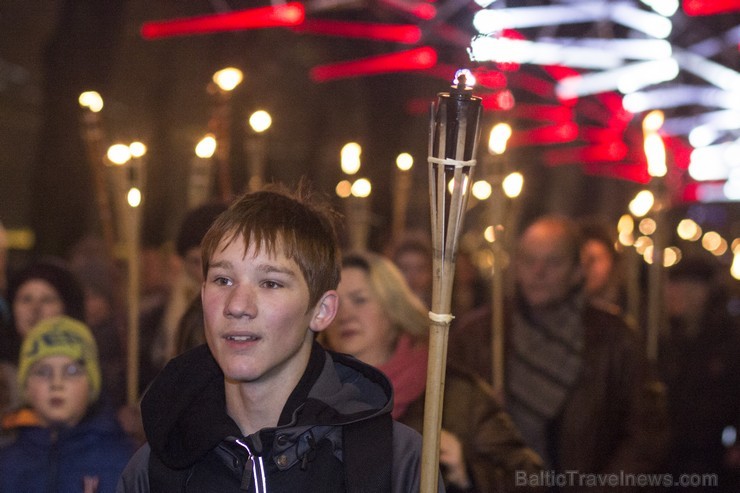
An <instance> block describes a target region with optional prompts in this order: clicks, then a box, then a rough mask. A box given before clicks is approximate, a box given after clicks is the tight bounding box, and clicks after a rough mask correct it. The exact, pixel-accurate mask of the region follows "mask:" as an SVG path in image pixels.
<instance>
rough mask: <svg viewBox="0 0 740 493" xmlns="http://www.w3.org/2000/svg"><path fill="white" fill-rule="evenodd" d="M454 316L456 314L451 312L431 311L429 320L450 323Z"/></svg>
mask: <svg viewBox="0 0 740 493" xmlns="http://www.w3.org/2000/svg"><path fill="white" fill-rule="evenodd" d="M453 318H455V316H454V315H452V314H451V313H445V314H442V313H434V312H429V320H431V321H432V322H438V323H443V324H449V323H450V322H452V319H453Z"/></svg>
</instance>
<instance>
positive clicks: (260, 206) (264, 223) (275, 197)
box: [201, 185, 341, 308]
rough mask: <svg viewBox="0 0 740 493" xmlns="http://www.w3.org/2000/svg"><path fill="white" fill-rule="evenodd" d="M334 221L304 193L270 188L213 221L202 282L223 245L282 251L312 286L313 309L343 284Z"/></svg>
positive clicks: (238, 202) (331, 214)
mask: <svg viewBox="0 0 740 493" xmlns="http://www.w3.org/2000/svg"><path fill="white" fill-rule="evenodd" d="M335 220H336V214H335V213H334V211H333V210H332V209H331V208H329V207H328V206H326V205H324V204H322V203H319V202H318V201H316V200H315V199H314V198H313V197H312V196H311V195H310V193H309V192H308V190H307V189H306V188H305V187H302V188H300V189H299V190H298V191H297V192H296V193H291V192H290V191H289V190H287V189H286V188H285V187H284V186H280V185H270V186H268V187H266V188H265V189H263V190H260V191H258V192H251V193H247V194H244V195H242V196H241V197H239V198H238V199H237V200H236V201H235V202H234V203H233V204H232V205H231V206H230V207H229V208H228V209H227V210H226V211H225V212H223V213H222V214H221V215H220V216H219V217H218V218H217V219H216V220H215V221H214V223H213V224H212V225H211V227H210V229H209V230H208V232H207V233H206V234H205V236H204V237H203V242H202V244H201V250H202V262H203V276H204V277H206V276H207V275H208V265H209V263H210V260H211V258H212V257H213V254H214V253H215V252H216V249H217V248H218V247H219V244H220V243H221V241H222V240H224V239H226V241H227V243H226V245H228V244H230V243H231V242H232V241H234V240H235V239H236V238H238V237H241V238H242V239H243V240H244V245H245V248H247V249H248V248H249V245H251V244H254V245H255V248H257V249H258V251H259V249H260V248H262V247H265V248H267V251H268V253H274V252H275V250H276V249H277V248H278V247H282V248H283V249H284V253H285V255H286V256H287V257H288V258H290V259H293V260H294V261H295V262H296V264H298V267H299V268H300V269H301V272H302V273H303V277H304V278H305V279H306V283H307V284H308V290H309V307H310V308H313V307H314V306H315V305H316V303H318V301H319V299H321V295H322V294H324V293H325V292H326V291H329V290H332V289H336V287H337V285H338V284H339V277H340V272H341V267H340V252H339V246H338V240H337V233H336V229H335ZM226 245H223V246H224V247H225V246H226ZM245 253H246V251H245Z"/></svg>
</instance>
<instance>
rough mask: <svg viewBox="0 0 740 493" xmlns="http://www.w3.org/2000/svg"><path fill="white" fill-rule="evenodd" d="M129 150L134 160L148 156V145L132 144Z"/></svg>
mask: <svg viewBox="0 0 740 493" xmlns="http://www.w3.org/2000/svg"><path fill="white" fill-rule="evenodd" d="M128 149H129V151H130V152H131V157H134V158H140V157H142V156H143V155H144V154H146V145H144V144H143V143H142V142H132V143H131V144H129V146H128Z"/></svg>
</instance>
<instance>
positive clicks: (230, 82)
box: [213, 67, 244, 92]
mask: <svg viewBox="0 0 740 493" xmlns="http://www.w3.org/2000/svg"><path fill="white" fill-rule="evenodd" d="M243 78H244V74H243V73H242V71H241V70H239V69H238V68H234V67H227V68H224V69H221V70H219V71H218V72H216V73H215V74H213V82H215V83H216V85H217V86H218V87H219V88H220V89H221V90H222V91H227V92H229V91H233V90H234V89H236V86H238V85H239V84H240V83H241V81H242V79H243Z"/></svg>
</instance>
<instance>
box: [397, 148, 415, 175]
mask: <svg viewBox="0 0 740 493" xmlns="http://www.w3.org/2000/svg"><path fill="white" fill-rule="evenodd" d="M413 165H414V158H413V156H411V154H409V153H408V152H402V153H401V154H399V155H398V156H397V157H396V166H397V167H398V169H400V170H401V171H408V170H410V169H411V167H412V166H413Z"/></svg>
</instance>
